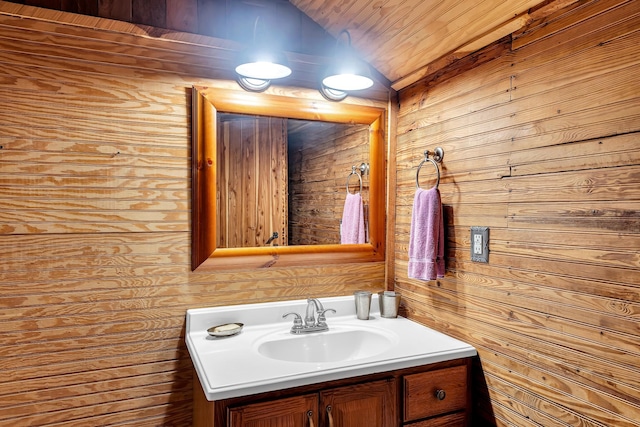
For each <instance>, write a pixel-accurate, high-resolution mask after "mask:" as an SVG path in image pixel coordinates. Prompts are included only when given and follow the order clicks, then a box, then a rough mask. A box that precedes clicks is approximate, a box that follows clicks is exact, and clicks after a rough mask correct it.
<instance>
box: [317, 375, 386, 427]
mask: <svg viewBox="0 0 640 427" xmlns="http://www.w3.org/2000/svg"><path fill="white" fill-rule="evenodd" d="M396 407H397V401H396V385H395V380H393V379H389V380H382V381H375V382H371V383H365V384H358V385H353V386H346V387H339V388H335V389H331V390H326V391H323V392H321V393H320V410H321V411H322V414H321V418H322V420H323V423H322V426H324V427H395V426H397V416H396Z"/></svg>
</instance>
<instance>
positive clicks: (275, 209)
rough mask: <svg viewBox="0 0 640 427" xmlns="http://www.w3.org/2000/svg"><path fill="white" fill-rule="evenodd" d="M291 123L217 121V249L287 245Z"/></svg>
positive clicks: (238, 118) (236, 117)
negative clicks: (266, 243) (288, 154)
mask: <svg viewBox="0 0 640 427" xmlns="http://www.w3.org/2000/svg"><path fill="white" fill-rule="evenodd" d="M286 126H287V119H282V118H279V117H260V116H246V115H240V114H234V115H227V116H226V117H225V118H224V119H220V118H219V119H218V124H217V131H218V138H217V140H216V148H217V161H216V167H217V172H216V174H217V180H216V186H217V196H216V199H217V200H216V208H217V214H216V241H217V242H216V247H217V248H246V247H249V248H255V247H258V246H264V245H265V242H266V241H268V239H269V238H270V237H271V235H272V234H273V233H274V232H277V233H278V238H277V239H276V240H275V241H274V243H275V244H281V245H286V244H287V241H288V239H287V235H288V227H287V129H286Z"/></svg>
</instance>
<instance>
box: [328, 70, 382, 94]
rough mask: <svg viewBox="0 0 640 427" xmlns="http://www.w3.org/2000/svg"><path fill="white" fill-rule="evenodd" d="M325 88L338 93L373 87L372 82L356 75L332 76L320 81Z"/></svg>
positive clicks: (367, 78)
mask: <svg viewBox="0 0 640 427" xmlns="http://www.w3.org/2000/svg"><path fill="white" fill-rule="evenodd" d="M322 84H323V85H325V86H326V87H328V88H330V89H334V90H340V91H350V90H362V89H368V88H370V87H371V86H373V80H372V79H371V78H369V77H367V76H362V75H358V74H349V73H345V74H334V75H330V76H327V77H325V78H324V79H322Z"/></svg>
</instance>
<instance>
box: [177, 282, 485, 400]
mask: <svg viewBox="0 0 640 427" xmlns="http://www.w3.org/2000/svg"><path fill="white" fill-rule="evenodd" d="M319 300H320V301H321V302H322V304H323V305H324V308H333V309H335V310H336V311H337V313H336V314H332V313H330V312H329V313H327V324H328V325H329V329H330V330H329V331H328V332H318V333H312V334H308V335H304V336H312V335H318V334H332V333H333V334H338V333H341V332H343V331H348V330H351V329H357V330H360V331H371V332H376V333H377V334H381V335H383V336H384V337H388V338H389V339H390V340H391V341H392V342H393V345H389V346H388V347H384V349H383V350H381V352H378V353H377V354H374V355H372V356H369V357H361V358H357V359H355V360H342V361H338V362H321V363H314V362H290V361H282V360H277V359H272V358H269V357H266V356H264V355H262V354H260V353H259V352H258V351H257V347H258V345H259V344H260V343H261V342H264V341H265V340H266V339H271V338H274V339H280V338H281V339H289V338H290V337H291V336H292V335H291V334H290V333H289V330H290V328H291V326H292V324H293V318H292V317H289V318H287V319H283V318H282V315H283V314H285V313H288V312H291V311H293V312H297V313H299V314H300V315H301V316H302V317H304V314H305V311H306V307H307V302H306V300H296V301H284V302H275V303H264V304H245V305H236V306H225V307H212V308H202V309H192V310H187V329H186V343H187V347H188V349H189V354H190V355H191V360H192V361H193V364H194V366H195V369H196V372H197V374H198V378H199V380H200V384H201V385H202V388H203V390H204V393H205V395H206V397H207V399H208V400H211V401H213V400H219V399H225V398H230V397H237V396H246V395H251V394H256V393H262V392H266V391H273V390H280V389H285V388H290V387H296V386H301V385H306V384H314V383H320V382H325V381H331V380H336V379H342V378H349V377H355V376H359V375H366V374H372V373H377V372H384V371H391V370H395V369H401V368H408V367H413V366H420V365H427V364H431V363H436V362H442V361H446V360H453V359H458V358H463V357H470V356H475V355H476V354H477V353H476V350H475V348H473V347H472V346H470V345H469V344H466V343H464V342H462V341H459V340H457V339H454V338H451V337H449V336H447V335H444V334H442V333H440V332H437V331H434V330H432V329H430V328H427V327H425V326H422V325H420V324H418V323H416V322H413V321H411V320H408V319H405V318H403V317H398V318H392V319H388V318H383V317H381V316H380V313H379V309H378V301H377V295H375V294H374V296H373V301H372V304H371V316H370V319H369V320H358V319H357V318H356V315H355V304H354V301H353V296H346V297H332V298H320V299H319ZM237 322H240V323H243V324H244V328H243V330H242V332H240V333H239V334H238V335H235V336H231V337H225V338H214V337H211V336H209V334H208V332H207V329H208V328H210V327H212V326H216V325H221V324H225V323H237ZM295 337H296V338H295V339H304V338H302V336H295ZM298 337H300V338H298ZM329 351H330V350H329Z"/></svg>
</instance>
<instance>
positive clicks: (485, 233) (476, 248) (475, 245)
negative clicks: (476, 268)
mask: <svg viewBox="0 0 640 427" xmlns="http://www.w3.org/2000/svg"><path fill="white" fill-rule="evenodd" d="M471 261H475V262H489V227H471Z"/></svg>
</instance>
